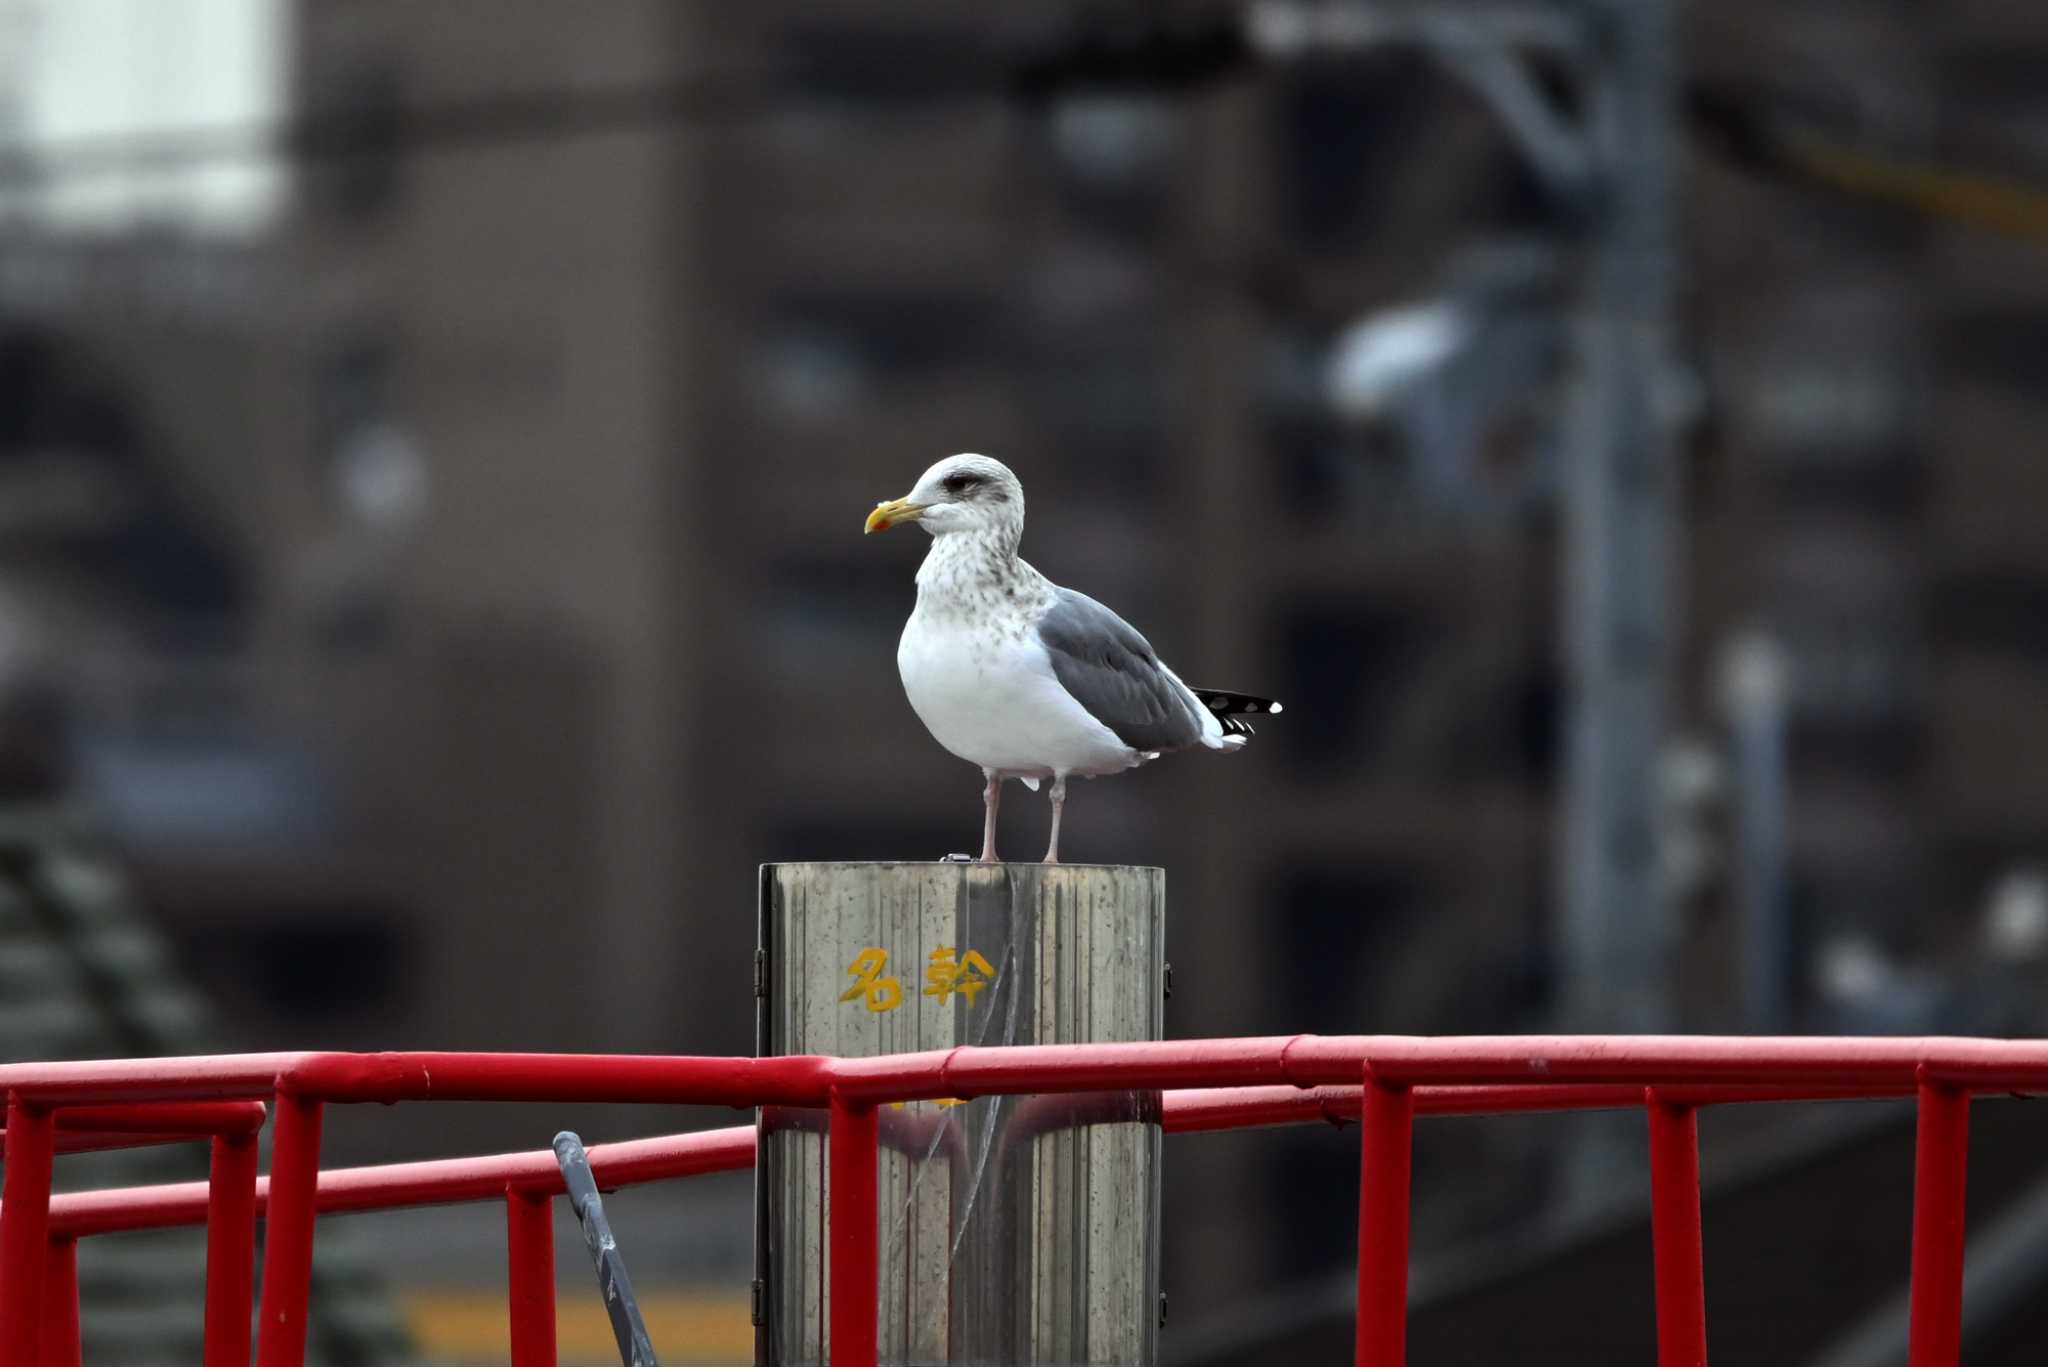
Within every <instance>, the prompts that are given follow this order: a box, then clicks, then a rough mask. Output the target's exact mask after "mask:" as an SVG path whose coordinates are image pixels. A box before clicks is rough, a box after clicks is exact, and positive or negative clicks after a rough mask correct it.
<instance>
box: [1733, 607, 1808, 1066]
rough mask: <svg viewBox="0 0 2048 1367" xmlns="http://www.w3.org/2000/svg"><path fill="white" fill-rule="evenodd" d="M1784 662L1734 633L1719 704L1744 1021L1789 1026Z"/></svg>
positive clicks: (1771, 1030)
mask: <svg viewBox="0 0 2048 1367" xmlns="http://www.w3.org/2000/svg"><path fill="white" fill-rule="evenodd" d="M1785 674H1786V666H1785V660H1784V652H1783V650H1781V649H1780V648H1779V646H1778V644H1777V642H1776V641H1774V640H1772V639H1771V638H1770V637H1769V636H1767V635H1764V634H1762V633H1752V634H1747V635H1744V636H1740V637H1737V638H1736V639H1735V640H1734V641H1732V642H1730V643H1729V645H1728V648H1727V651H1726V653H1725V656H1724V658H1723V661H1722V678H1721V693H1722V705H1723V706H1724V708H1725V709H1726V711H1727V715H1728V727H1729V730H1730V732H1731V733H1732V734H1733V737H1734V759H1735V763H1734V769H1735V804H1734V818H1735V869H1734V884H1735V901H1736V910H1737V915H1738V916H1739V918H1740V924H1741V926H1742V949H1741V965H1742V970H1741V972H1742V981H1741V997H1742V1014H1743V1021H1742V1023H1743V1027H1744V1028H1745V1029H1747V1030H1751V1031H1754V1032H1756V1033H1757V1034H1775V1033H1777V1032H1778V1031H1780V1030H1783V1029H1784V1028H1785V1025H1786V1017H1787V1012H1786V1007H1785V996H1786V989H1787V987H1788V985H1789V980H1790V976H1791V975H1790V969H1789V960H1790V956H1791V953H1792V947H1791V936H1790V933H1789V930H1788V928H1787V926H1786V911H1787V908H1786V904H1785V833H1786V801H1785V772H1786V751H1785V713H1786V688H1787V680H1786V677H1785Z"/></svg>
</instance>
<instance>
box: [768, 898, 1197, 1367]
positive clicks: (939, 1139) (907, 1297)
mask: <svg viewBox="0 0 2048 1367" xmlns="http://www.w3.org/2000/svg"><path fill="white" fill-rule="evenodd" d="M1165 901H1166V898H1165V878H1164V875H1163V874H1162V873H1161V871H1160V870H1158V869H1152V868H1130V867H1122V866H1103V865H1061V866H1043V865H1039V864H1035V863H1034V864H1007V865H995V866H987V865H979V864H961V863H943V862H941V863H897V864H881V863H808V864H771V865H768V866H767V867H766V868H764V869H763V870H762V883H761V933H762V941H761V948H760V956H759V958H758V959H757V961H756V962H757V965H758V967H757V970H756V977H755V990H756V993H757V1000H758V1003H759V1007H760V1013H761V1014H760V1020H759V1023H758V1024H759V1032H760V1033H759V1042H760V1049H761V1051H762V1053H764V1054H768V1055H788V1054H805V1055H819V1054H822V1055H830V1056H833V1057H838V1058H867V1057H872V1056H875V1055H880V1054H897V1053H918V1052H929V1053H942V1052H944V1051H946V1050H948V1049H952V1048H954V1047H956V1046H959V1045H984V1046H986V1045H1052V1044H1069V1043H1083V1042H1090V1041H1102V1042H1112V1041H1142V1040H1156V1039H1158V1038H1160V1036H1161V1034H1162V1026H1163V1023H1164V1017H1163V1010H1164V1008H1163V1005H1162V1003H1163V982H1162V976H1163V968H1164V936H1165ZM1158 1119H1159V1104H1158V1096H1157V1093H1138V1092H1133V1091H1130V1090H1128V1089H1112V1090H1109V1091H1106V1092H1103V1093H1100V1094H1095V1095H1091V1096H1089V1097H1086V1098H1079V1097H1057V1098H1044V1099H1035V1098H1031V1097H1023V1096H985V1097H971V1096H970V1097H943V1096H942V1097H931V1098H928V1099H922V1100H916V1101H909V1102H906V1103H904V1104H903V1105H901V1106H884V1107H883V1109H882V1111H881V1114H880V1117H879V1120H878V1133H879V1139H878V1142H879V1144H880V1147H881V1153H880V1161H879V1164H878V1166H877V1168H876V1171H875V1172H874V1173H872V1174H870V1177H869V1180H870V1181H872V1182H873V1183H874V1184H875V1187H876V1189H877V1192H878V1195H877V1197H876V1200H877V1202H878V1208H879V1209H880V1210H881V1211H882V1212H884V1216H883V1219H882V1221H881V1237H880V1244H879V1246H878V1247H876V1248H873V1249H870V1256H872V1257H873V1258H874V1259H875V1260H876V1263H877V1266H878V1268H879V1273H878V1275H879V1277H880V1292H879V1298H878V1306H879V1309H878V1311H877V1314H878V1323H877V1327H876V1331H875V1332H876V1336H877V1346H876V1350H875V1351H876V1352H877V1354H878V1355H879V1356H880V1358H881V1359H882V1360H883V1361H885V1362H891V1363H896V1362H944V1361H972V1362H1035V1363H1046V1364H1058V1363H1077V1362H1085V1363H1092V1364H1096V1367H1152V1364H1154V1363H1156V1362H1157V1361H1158V1342H1159V1290H1160V1288H1159V1240H1158V1211H1159V1199H1158V1182H1159V1166H1160V1164H1159V1157H1160V1134H1159V1127H1158ZM828 1120H829V1116H828V1114H827V1111H826V1108H824V1107H815V1108H792V1107H787V1106H770V1107H765V1108H764V1109H763V1110H762V1112H761V1114H760V1136H761V1140H760V1166H759V1168H758V1171H757V1176H756V1179H755V1192H756V1199H757V1201H758V1203H759V1205H758V1216H759V1219H758V1224H757V1232H756V1239H757V1266H758V1269H759V1271H758V1276H759V1278H760V1287H759V1291H758V1293H757V1294H758V1296H759V1305H760V1316H759V1322H760V1327H761V1334H760V1338H761V1347H760V1353H759V1356H760V1359H761V1361H762V1363H763V1364H765V1367H787V1364H792V1363H816V1362H820V1361H823V1360H824V1359H825V1358H826V1356H827V1355H828V1354H829V1353H830V1352H831V1351H832V1343H831V1338H830V1335H831V1331H832V1319H831V1316H830V1315H828V1314H827V1313H826V1309H825V1307H826V1302H827V1298H828V1285H829V1286H837V1285H838V1283H837V1282H835V1281H832V1279H831V1276H830V1269H829V1268H828V1267H827V1265H826V1260H825V1254H826V1252H827V1250H829V1249H830V1248H831V1247H832V1246H833V1243H834V1240H835V1237H836V1236H835V1234H834V1233H833V1229H834V1226H832V1223H831V1212H832V1198H831V1195H830V1188H829V1183H828V1182H827V1180H826V1176H827V1164H828V1154H829V1150H830V1147H831V1140H830V1138H829V1133H828V1131H829V1128H830V1127H829V1125H828V1123H827V1122H828ZM1076 1269H1086V1270H1087V1272H1088V1275H1086V1276H1080V1275H1076V1272H1075V1270H1076ZM830 1294H832V1295H834V1296H836V1292H834V1293H830ZM835 1303H836V1302H835ZM834 1361H835V1362H837V1361H838V1359H836V1358H835V1359H834Z"/></svg>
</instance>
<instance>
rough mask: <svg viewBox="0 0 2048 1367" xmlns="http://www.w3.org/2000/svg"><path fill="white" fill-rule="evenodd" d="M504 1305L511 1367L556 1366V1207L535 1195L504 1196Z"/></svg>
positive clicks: (548, 1199)
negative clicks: (509, 1332) (507, 1313)
mask: <svg viewBox="0 0 2048 1367" xmlns="http://www.w3.org/2000/svg"><path fill="white" fill-rule="evenodd" d="M505 1262H506V1283H507V1293H506V1300H507V1304H508V1308H509V1310H510V1313H511V1316H512V1367H555V1202H554V1198H553V1197H551V1196H546V1195H543V1194H541V1193H539V1192H532V1191H520V1190H518V1189H516V1188H515V1189H513V1190H511V1191H508V1192H506V1193H505Z"/></svg>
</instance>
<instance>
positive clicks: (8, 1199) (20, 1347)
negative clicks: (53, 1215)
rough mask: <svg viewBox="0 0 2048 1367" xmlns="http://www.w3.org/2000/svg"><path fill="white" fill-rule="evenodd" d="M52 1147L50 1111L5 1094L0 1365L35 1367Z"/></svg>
mask: <svg viewBox="0 0 2048 1367" xmlns="http://www.w3.org/2000/svg"><path fill="white" fill-rule="evenodd" d="M56 1146H57V1127H56V1122H55V1120H54V1119H53V1118H52V1116H51V1114H50V1110H49V1108H48V1107H47V1106H38V1105H36V1104H34V1103H33V1102H28V1101H23V1100H21V1099H20V1098H19V1097H15V1096H9V1097H8V1099H7V1170H6V1175H5V1180H4V1185H0V1367H38V1364H37V1361H36V1358H37V1351H36V1345H37V1341H38V1337H39V1333H40V1322H41V1320H42V1315H43V1273H44V1267H45V1264H46V1263H47V1261H48V1258H49V1253H50V1168H51V1164H52V1161H53V1160H54V1158H55V1156H56Z"/></svg>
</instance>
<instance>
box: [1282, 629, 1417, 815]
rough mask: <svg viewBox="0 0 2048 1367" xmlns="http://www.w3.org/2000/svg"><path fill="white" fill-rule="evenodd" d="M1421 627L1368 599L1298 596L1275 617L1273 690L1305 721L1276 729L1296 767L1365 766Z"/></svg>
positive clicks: (1381, 735) (1322, 770)
mask: <svg viewBox="0 0 2048 1367" xmlns="http://www.w3.org/2000/svg"><path fill="white" fill-rule="evenodd" d="M1423 636H1424V628H1423V626H1422V624H1421V623H1420V622H1418V621H1417V620H1415V619H1414V618H1413V617H1412V616H1411V615H1410V614H1407V613H1403V612H1400V611H1397V610H1394V609H1391V608H1388V607H1387V606H1385V605H1384V604H1382V603H1378V602H1375V601H1373V600H1372V599H1370V598H1366V597H1358V598H1352V599H1344V600H1331V601H1306V602H1298V603H1295V604H1294V605H1292V606H1290V607H1289V608H1288V609H1287V610H1286V611H1284V612H1283V613H1282V614H1281V615H1280V658H1281V662H1282V673H1281V678H1282V679H1283V680H1284V681H1285V687H1284V688H1283V689H1280V690H1278V691H1277V692H1276V696H1279V697H1284V698H1285V699H1286V700H1287V709H1288V711H1289V712H1291V713H1292V712H1299V713H1300V714H1301V715H1303V716H1309V717H1314V718H1316V725H1315V726H1313V727H1303V726H1296V727H1288V728H1281V729H1279V730H1278V734H1279V735H1280V736H1282V737H1284V738H1285V744H1286V745H1287V748H1288V749H1289V751H1290V752H1291V753H1290V755H1289V759H1290V760H1291V761H1292V762H1293V763H1295V764H1296V765H1298V766H1300V768H1301V770H1302V771H1303V772H1314V773H1318V774H1327V773H1330V772H1333V771H1342V770H1347V769H1348V770H1356V769H1359V768H1362V767H1363V766H1365V765H1366V764H1368V763H1369V762H1370V761H1371V759H1372V757H1373V755H1374V754H1376V753H1377V752H1378V751H1379V750H1380V749H1381V747H1382V746H1383V745H1384V744H1385V742H1386V739H1387V737H1386V735H1385V727H1384V725H1383V722H1384V721H1385V719H1386V718H1387V717H1389V716H1390V715H1393V714H1395V713H1396V711H1397V709H1396V708H1395V707H1394V706H1393V702H1394V699H1395V697H1396V696H1397V695H1398V694H1399V692H1400V690H1401V687H1402V684H1403V682H1404V681H1405V680H1406V679H1408V678H1410V677H1412V668H1413V665H1414V663H1415V661H1416V659H1417V658H1418V656H1419V654H1420V650H1421V647H1422V644H1423Z"/></svg>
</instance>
